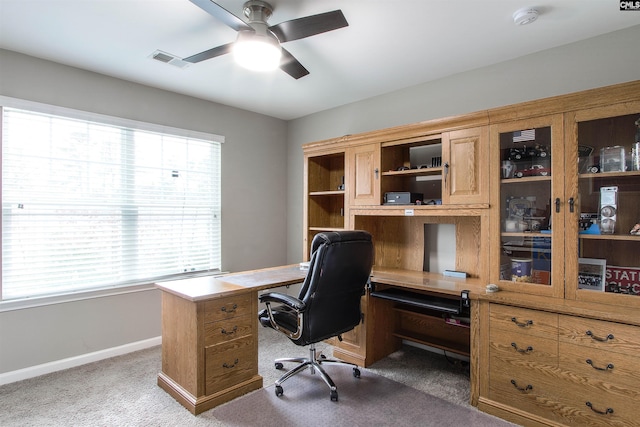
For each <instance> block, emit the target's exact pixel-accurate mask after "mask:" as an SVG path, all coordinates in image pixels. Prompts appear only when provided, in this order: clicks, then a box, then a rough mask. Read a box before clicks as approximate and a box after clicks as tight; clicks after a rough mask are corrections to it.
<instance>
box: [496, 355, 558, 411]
mask: <svg viewBox="0 0 640 427" xmlns="http://www.w3.org/2000/svg"><path fill="white" fill-rule="evenodd" d="M489 375H490V377H491V381H490V385H489V398H490V399H491V400H494V401H496V402H500V404H501V405H508V406H511V407H513V408H517V409H519V410H521V411H525V412H528V413H531V414H535V415H538V416H540V417H543V418H546V419H551V420H554V421H557V422H560V423H563V422H566V420H565V419H564V416H563V414H564V413H565V412H566V411H565V410H564V407H563V406H562V405H561V404H560V403H559V402H558V400H557V399H556V391H555V390H556V388H557V387H558V382H559V376H560V375H561V374H560V372H559V371H558V369H554V368H550V367H546V366H542V365H537V364H533V365H531V366H525V365H524V364H518V363H515V361H511V363H509V362H503V361H496V360H495V359H494V360H492V362H491V368H490V372H489Z"/></svg>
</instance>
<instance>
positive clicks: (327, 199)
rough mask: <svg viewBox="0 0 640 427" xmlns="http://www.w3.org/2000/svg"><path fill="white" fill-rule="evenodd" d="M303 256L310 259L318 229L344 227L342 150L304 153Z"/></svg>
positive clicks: (344, 206)
mask: <svg viewBox="0 0 640 427" xmlns="http://www.w3.org/2000/svg"><path fill="white" fill-rule="evenodd" d="M304 160H305V161H304V185H305V204H304V229H305V234H304V246H303V247H304V259H305V260H308V259H309V255H310V254H309V249H310V246H311V242H312V240H313V236H315V235H316V234H317V233H318V232H321V231H334V230H344V229H346V228H347V227H348V224H347V223H346V219H348V216H345V209H346V204H345V201H347V200H348V198H347V197H346V196H345V195H346V190H345V189H346V186H347V184H346V183H345V173H346V171H347V169H346V168H345V162H346V159H345V150H344V149H342V148H338V149H335V148H334V149H331V150H324V151H320V152H312V153H310V154H309V153H306V154H305V156H304Z"/></svg>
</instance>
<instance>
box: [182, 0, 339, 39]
mask: <svg viewBox="0 0 640 427" xmlns="http://www.w3.org/2000/svg"><path fill="white" fill-rule="evenodd" d="M191 1H194V0H191ZM348 25H349V23H348V22H347V19H346V18H345V17H344V14H343V13H342V11H341V10H334V11H332V12H326V13H320V14H318V15H311V16H306V17H304V18H298V19H292V20H291V21H285V22H281V23H279V24H276V25H273V26H271V27H269V30H270V31H271V32H272V33H273V34H274V35H275V36H276V37H277V38H278V40H280V42H281V43H284V42H289V41H292V40H298V39H303V38H305V37H309V36H314V35H316V34H320V33H326V32H327V31H332V30H337V29H338V28H343V27H347V26H348Z"/></svg>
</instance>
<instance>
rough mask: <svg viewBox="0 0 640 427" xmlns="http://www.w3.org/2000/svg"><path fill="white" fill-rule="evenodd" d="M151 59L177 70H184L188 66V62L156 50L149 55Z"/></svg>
mask: <svg viewBox="0 0 640 427" xmlns="http://www.w3.org/2000/svg"><path fill="white" fill-rule="evenodd" d="M151 58H153V59H155V60H156V61H160V62H164V63H165V64H169V65H173V66H175V67H178V68H186V67H188V66H189V65H190V64H189V63H188V62H186V61H183V60H182V59H180V58H178V57H177V56H175V55H172V54H170V53H167V52H163V51H161V50H156V51H155V52H153V53H152V54H151Z"/></svg>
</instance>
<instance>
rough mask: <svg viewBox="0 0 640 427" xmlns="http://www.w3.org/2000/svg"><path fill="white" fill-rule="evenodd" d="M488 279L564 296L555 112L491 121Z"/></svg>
mask: <svg viewBox="0 0 640 427" xmlns="http://www.w3.org/2000/svg"><path fill="white" fill-rule="evenodd" d="M490 132H491V153H492V159H491V188H492V189H495V190H494V191H492V193H491V205H492V206H493V207H494V208H493V209H492V213H491V215H492V223H491V230H492V232H491V236H492V237H493V239H492V243H491V281H492V282H493V283H496V284H498V285H499V286H500V287H501V288H503V289H508V290H512V291H515V292H520V293H526V294H535V295H547V296H550V297H556V298H562V297H564V258H563V257H562V256H554V255H556V254H563V253H564V250H565V249H564V243H565V240H564V239H563V238H564V234H563V233H564V232H563V230H564V215H565V212H566V211H568V203H567V200H566V198H565V195H564V180H565V176H566V173H565V170H564V151H565V149H564V143H563V142H564V141H563V120H562V115H561V114H555V115H549V116H542V117H536V118H531V119H524V120H517V121H513V122H506V123H499V124H494V125H492V126H491V130H490Z"/></svg>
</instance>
